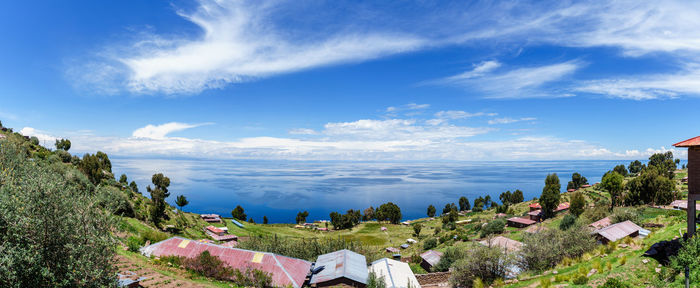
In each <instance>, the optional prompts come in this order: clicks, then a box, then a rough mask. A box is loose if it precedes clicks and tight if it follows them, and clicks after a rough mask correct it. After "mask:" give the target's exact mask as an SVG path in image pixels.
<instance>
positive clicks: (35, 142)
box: [29, 136, 39, 145]
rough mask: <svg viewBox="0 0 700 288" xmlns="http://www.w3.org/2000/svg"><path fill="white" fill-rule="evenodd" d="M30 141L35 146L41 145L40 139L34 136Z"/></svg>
mask: <svg viewBox="0 0 700 288" xmlns="http://www.w3.org/2000/svg"><path fill="white" fill-rule="evenodd" d="M29 141H30V142H32V144H34V145H39V138H37V137H36V136H32V137H31V138H29Z"/></svg>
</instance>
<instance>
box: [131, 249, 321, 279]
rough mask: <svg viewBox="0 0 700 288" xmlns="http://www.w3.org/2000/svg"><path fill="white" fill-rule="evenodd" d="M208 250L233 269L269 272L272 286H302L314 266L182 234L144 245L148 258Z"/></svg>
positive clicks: (189, 256) (196, 253) (305, 262)
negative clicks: (189, 237) (190, 238)
mask: <svg viewBox="0 0 700 288" xmlns="http://www.w3.org/2000/svg"><path fill="white" fill-rule="evenodd" d="M204 251H209V253H211V255H213V256H216V257H219V259H221V260H222V261H224V263H226V264H227V265H228V266H230V267H231V268H234V269H238V270H246V269H247V268H250V269H257V270H261V271H264V272H267V273H269V274H270V275H271V276H272V285H274V286H276V287H284V286H292V287H295V288H299V287H301V286H302V285H303V284H304V280H305V279H306V276H307V275H308V274H309V271H310V268H311V263H310V262H308V261H305V260H301V259H295V258H290V257H286V256H281V255H277V254H273V253H267V252H256V251H250V250H243V249H238V248H230V247H224V246H222V245H215V244H207V243H200V242H197V241H193V240H189V239H185V238H180V237H173V238H170V239H166V240H163V241H161V242H158V243H155V244H152V245H149V246H146V247H143V248H141V253H142V254H143V255H145V256H146V257H150V256H157V257H161V256H182V257H187V258H193V257H197V256H199V254H201V253H202V252H204Z"/></svg>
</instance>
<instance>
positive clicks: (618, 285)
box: [600, 278, 632, 288]
mask: <svg viewBox="0 0 700 288" xmlns="http://www.w3.org/2000/svg"><path fill="white" fill-rule="evenodd" d="M600 287H601V288H631V287H632V286H630V285H629V284H627V283H625V282H622V281H621V280H619V279H617V278H608V280H607V281H605V284H603V286H600Z"/></svg>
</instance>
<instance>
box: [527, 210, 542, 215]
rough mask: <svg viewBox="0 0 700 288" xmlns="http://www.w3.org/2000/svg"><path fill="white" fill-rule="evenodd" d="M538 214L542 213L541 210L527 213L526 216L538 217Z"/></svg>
mask: <svg viewBox="0 0 700 288" xmlns="http://www.w3.org/2000/svg"><path fill="white" fill-rule="evenodd" d="M540 213H542V210H535V211H530V212H527V215H532V216H538V215H540Z"/></svg>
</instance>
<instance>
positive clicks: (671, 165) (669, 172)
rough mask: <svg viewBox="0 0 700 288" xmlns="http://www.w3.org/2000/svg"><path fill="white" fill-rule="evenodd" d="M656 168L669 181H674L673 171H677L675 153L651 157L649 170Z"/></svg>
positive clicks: (669, 152) (648, 165)
mask: <svg viewBox="0 0 700 288" xmlns="http://www.w3.org/2000/svg"><path fill="white" fill-rule="evenodd" d="M652 166H653V167H656V169H657V170H658V172H659V175H661V176H665V177H666V178H668V179H673V171H675V170H676V162H675V161H674V160H673V152H671V151H668V152H666V153H655V154H654V155H651V157H649V163H647V169H649V168H651V167H652Z"/></svg>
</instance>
